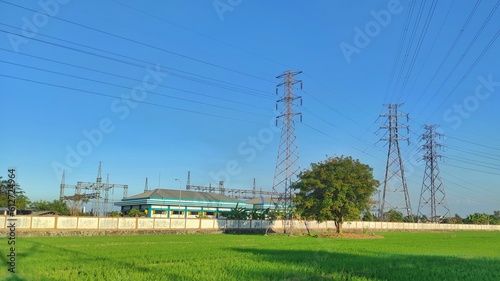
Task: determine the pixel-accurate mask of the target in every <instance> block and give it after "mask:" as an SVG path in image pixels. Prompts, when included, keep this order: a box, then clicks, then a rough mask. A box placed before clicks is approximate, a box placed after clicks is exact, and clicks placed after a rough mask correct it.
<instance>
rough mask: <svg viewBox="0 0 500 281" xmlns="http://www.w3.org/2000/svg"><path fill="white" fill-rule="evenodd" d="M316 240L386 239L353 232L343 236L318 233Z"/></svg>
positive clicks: (342, 234)
mask: <svg viewBox="0 0 500 281" xmlns="http://www.w3.org/2000/svg"><path fill="white" fill-rule="evenodd" d="M313 237H315V238H347V239H380V238H384V237H383V236H380V235H375V234H373V233H352V232H344V233H341V234H338V233H318V234H316V235H314V236H313Z"/></svg>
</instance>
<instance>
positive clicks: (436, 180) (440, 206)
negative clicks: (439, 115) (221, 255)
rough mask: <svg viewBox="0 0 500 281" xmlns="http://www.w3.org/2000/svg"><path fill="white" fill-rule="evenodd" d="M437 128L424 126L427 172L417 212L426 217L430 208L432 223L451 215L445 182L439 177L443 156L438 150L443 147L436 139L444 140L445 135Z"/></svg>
mask: <svg viewBox="0 0 500 281" xmlns="http://www.w3.org/2000/svg"><path fill="white" fill-rule="evenodd" d="M437 127H438V126H437V125H424V128H425V131H426V132H425V133H424V134H423V135H422V139H423V140H424V141H425V143H424V144H423V145H422V149H423V150H424V151H425V154H424V156H423V157H422V159H423V160H424V161H425V171H424V179H423V181H422V191H421V193H420V200H419V203H418V212H417V215H418V217H419V218H420V217H421V216H423V215H424V213H423V212H424V209H426V208H429V207H430V217H429V221H431V222H440V221H441V220H442V219H443V218H445V217H446V216H447V215H448V214H450V209H449V208H448V203H447V202H446V194H445V192H444V186H443V182H442V180H441V176H440V175H439V166H438V160H439V158H441V155H439V154H438V153H437V150H438V149H439V148H440V147H441V146H442V145H441V144H440V143H438V142H437V141H436V139H437V138H442V137H443V134H440V133H438V132H437V131H436V129H437ZM426 215H427V214H426Z"/></svg>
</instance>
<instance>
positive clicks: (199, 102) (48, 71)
mask: <svg viewBox="0 0 500 281" xmlns="http://www.w3.org/2000/svg"><path fill="white" fill-rule="evenodd" d="M0 62H1V63H6V64H11V65H15V66H18V67H24V68H30V69H34V70H37V71H43V72H47V73H52V74H56V75H61V76H66V77H71V78H76V79H81V80H84V81H90V82H94V83H100V84H105V85H109V86H114V87H118V88H122V89H126V90H130V87H128V86H123V85H119V84H115V83H111V82H106V81H102V80H96V79H91V78H85V77H82V76H78V75H71V74H67V73H62V72H58V71H53V70H48V69H43V68H39V67H34V66H27V65H22V64H18V63H12V62H7V61H4V60H0ZM144 92H146V93H148V94H152V95H157V96H161V97H165V98H170V99H176V100H182V101H187V102H191V103H197V104H202V105H207V106H211V107H216V108H221V109H226V110H232V111H237V112H244V113H248V114H255V115H262V116H267V117H270V116H269V115H266V114H261V113H255V112H250V111H246V110H242V109H236V108H231V107H226V106H221V105H216V104H210V103H206V102H201V101H195V100H191V99H186V98H181V97H176V96H171V95H166V94H160V93H157V92H153V91H147V90H145V91H144Z"/></svg>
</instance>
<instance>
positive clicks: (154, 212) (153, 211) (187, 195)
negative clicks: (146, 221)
mask: <svg viewBox="0 0 500 281" xmlns="http://www.w3.org/2000/svg"><path fill="white" fill-rule="evenodd" d="M237 204H239V206H240V207H246V203H245V202H244V201H240V200H238V199H235V198H231V197H228V196H225V195H222V194H217V193H210V192H196V191H187V190H173V189H159V188H157V189H154V190H148V191H146V192H143V193H140V194H136V195H133V196H130V197H126V198H123V199H122V200H121V201H120V202H116V203H115V204H114V205H115V206H119V207H120V208H121V212H122V213H123V214H128V212H130V210H132V209H138V210H140V211H143V212H145V213H146V214H147V216H148V217H162V218H196V217H212V218H219V217H222V216H223V213H224V212H229V211H231V210H232V209H233V208H235V207H236V205H237Z"/></svg>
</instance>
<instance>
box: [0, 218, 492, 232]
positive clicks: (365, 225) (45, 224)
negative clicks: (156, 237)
mask: <svg viewBox="0 0 500 281" xmlns="http://www.w3.org/2000/svg"><path fill="white" fill-rule="evenodd" d="M16 219H17V220H16V223H15V225H16V229H19V230H50V229H53V230H136V229H140V230H154V229H162V230H165V229H171V230H181V229H203V230H211V229H212V230H215V229H265V228H267V227H268V226H269V222H268V221H261V220H240V221H238V220H225V219H220V220H218V219H197V218H187V219H182V218H181V219H176V218H171V219H167V218H128V217H121V218H110V217H62V216H40V217H35V216H16ZM9 222H12V221H9ZM283 223H284V222H283V221H274V222H273V223H272V224H271V225H270V227H271V228H274V229H282V228H283ZM0 226H2V228H3V229H4V230H8V222H7V216H0ZM286 227H287V228H288V227H289V222H287V225H286ZM308 227H309V229H311V230H327V229H334V228H335V224H334V222H333V221H328V222H322V223H318V222H316V221H309V222H308ZM293 228H295V229H303V230H305V229H306V226H305V223H304V221H294V222H293ZM343 229H344V230H389V231H390V230H409V231H420V230H489V231H500V225H474V224H432V223H400V222H366V221H352V222H345V223H344V224H343Z"/></svg>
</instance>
